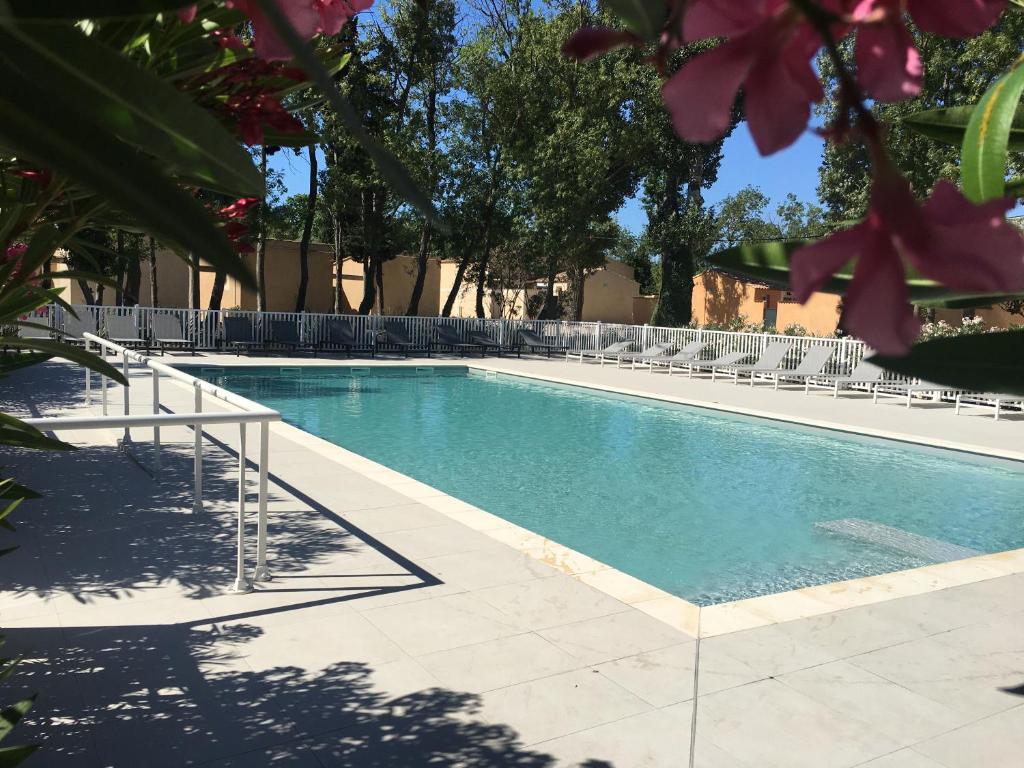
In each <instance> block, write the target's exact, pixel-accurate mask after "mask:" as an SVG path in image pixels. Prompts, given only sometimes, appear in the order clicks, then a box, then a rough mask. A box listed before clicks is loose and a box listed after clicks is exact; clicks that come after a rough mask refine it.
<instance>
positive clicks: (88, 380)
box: [85, 339, 103, 405]
mask: <svg viewBox="0 0 1024 768" xmlns="http://www.w3.org/2000/svg"><path fill="white" fill-rule="evenodd" d="M91 347H92V342H90V341H89V340H88V339H85V351H86V352H89V351H91V350H90V348H91ZM101 351H102V349H101ZM100 378H103V374H102V373H101V374H100ZM85 404H86V405H92V371H91V370H89V368H86V369H85Z"/></svg>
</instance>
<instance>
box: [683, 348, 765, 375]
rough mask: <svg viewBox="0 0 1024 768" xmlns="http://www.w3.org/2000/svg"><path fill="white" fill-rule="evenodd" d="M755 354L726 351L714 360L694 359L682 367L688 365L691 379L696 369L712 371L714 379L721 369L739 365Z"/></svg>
mask: <svg viewBox="0 0 1024 768" xmlns="http://www.w3.org/2000/svg"><path fill="white" fill-rule="evenodd" d="M753 356H754V353H753V352H726V353H725V354H724V355H719V356H718V357H716V358H715V359H714V360H693V361H692V362H689V363H684V364H683V365H681V366H680V367H683V366H685V367H686V369H687V371H688V372H689V375H690V378H691V379H692V378H693V372H694V371H701V372H703V371H710V372H711V380H712V381H714V380H715V377H716V376H717V375H718V372H719V371H724V370H728V369H730V368H732V367H734V366H736V365H739V364H740V363H742V362H743V361H744V360H749V359H750V358H752V357H753Z"/></svg>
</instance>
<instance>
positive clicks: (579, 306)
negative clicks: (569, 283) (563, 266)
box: [572, 267, 587, 323]
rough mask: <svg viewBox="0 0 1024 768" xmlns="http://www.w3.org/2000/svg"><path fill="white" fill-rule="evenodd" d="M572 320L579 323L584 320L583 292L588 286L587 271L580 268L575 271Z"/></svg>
mask: <svg viewBox="0 0 1024 768" xmlns="http://www.w3.org/2000/svg"><path fill="white" fill-rule="evenodd" d="M573 282H574V283H575V285H574V287H573V292H572V300H573V301H572V319H573V320H575V321H576V322H577V323H578V322H580V321H582V320H583V298H584V297H583V292H584V290H585V286H586V284H587V273H586V270H585V269H583V268H582V267H580V268H579V269H574V270H573Z"/></svg>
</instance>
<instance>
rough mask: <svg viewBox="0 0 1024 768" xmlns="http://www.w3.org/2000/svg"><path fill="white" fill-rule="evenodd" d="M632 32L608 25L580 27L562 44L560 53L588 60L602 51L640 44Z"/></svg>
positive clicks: (578, 59) (639, 40)
mask: <svg viewBox="0 0 1024 768" xmlns="http://www.w3.org/2000/svg"><path fill="white" fill-rule="evenodd" d="M642 44H643V40H641V39H640V38H639V37H637V36H636V35H635V34H633V33H632V32H629V31H627V30H623V29H611V28H610V27H580V28H579V29H578V30H576V31H575V32H573V34H572V37H570V38H569V39H568V40H566V41H565V45H563V46H562V55H563V56H568V57H569V58H571V59H576V60H577V61H589V60H590V59H592V58H594V57H595V56H600V55H601V54H602V53H607V52H608V51H613V50H615V49H616V48H622V47H623V46H627V45H642Z"/></svg>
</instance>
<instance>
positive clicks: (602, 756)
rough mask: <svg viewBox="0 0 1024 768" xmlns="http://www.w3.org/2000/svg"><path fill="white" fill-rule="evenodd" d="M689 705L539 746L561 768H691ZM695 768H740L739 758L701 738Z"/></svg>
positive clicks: (696, 753)
mask: <svg viewBox="0 0 1024 768" xmlns="http://www.w3.org/2000/svg"><path fill="white" fill-rule="evenodd" d="M690 713H691V710H690V706H689V705H688V704H687V705H684V706H683V707H679V708H675V707H673V708H670V709H667V710H654V711H652V712H644V713H642V714H639V715H633V716H632V717H626V718H623V719H622V720H616V721H615V722H612V723H608V724H606V725H599V726H597V727H595V728H588V729H587V730H585V731H579V732H577V733H573V734H570V735H568V736H562V737H559V738H557V739H552V740H550V741H544V742H541V743H540V744H537V745H536V748H537V749H538V750H543V751H545V752H547V753H549V754H551V755H552V756H553V757H554V758H555V759H556V760H557V764H558V765H560V766H562V765H564V766H569V765H571V766H621V768H682V766H686V765H688V764H689V753H690ZM695 765H696V767H697V768H740V763H738V762H737V761H736V760H735V758H733V757H731V756H730V755H728V754H727V753H725V752H723V751H722V750H721V749H719V748H718V747H717V746H715V745H714V744H711V743H709V742H707V740H702V739H700V738H698V741H697V745H696V750H695Z"/></svg>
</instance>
